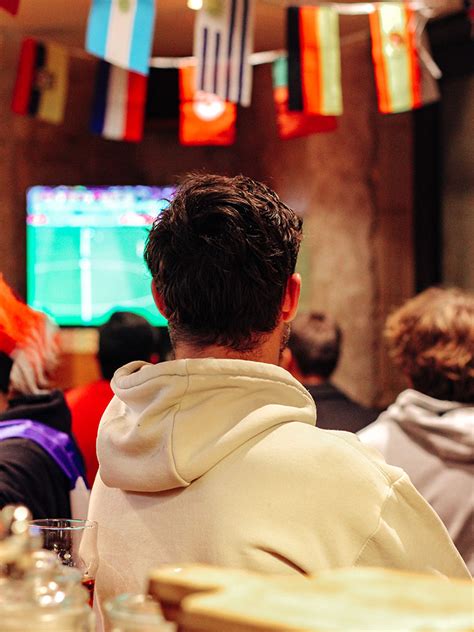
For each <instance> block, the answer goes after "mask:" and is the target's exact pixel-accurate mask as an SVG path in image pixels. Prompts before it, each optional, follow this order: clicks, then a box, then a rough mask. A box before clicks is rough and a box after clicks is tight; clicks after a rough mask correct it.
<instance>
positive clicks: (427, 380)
mask: <svg viewBox="0 0 474 632" xmlns="http://www.w3.org/2000/svg"><path fill="white" fill-rule="evenodd" d="M385 337H386V340H387V343H388V348H389V352H390V354H391V356H392V358H393V360H394V362H395V364H396V365H397V366H398V367H399V368H400V369H401V371H402V372H403V373H404V375H405V376H406V377H407V379H408V382H409V384H410V386H412V388H409V389H407V390H404V391H403V392H402V393H400V395H399V396H398V397H397V399H396V400H395V402H394V403H393V404H392V405H391V406H389V408H388V409H387V410H386V411H384V412H383V413H382V414H381V415H380V416H379V418H378V419H377V420H376V421H375V422H374V423H373V424H371V425H370V426H368V427H367V428H365V429H364V430H362V431H361V432H360V433H359V436H360V439H361V441H363V442H364V443H366V444H368V445H371V446H373V447H375V448H378V449H379V450H380V451H381V452H382V454H383V455H384V457H385V459H386V460H387V462H388V463H391V464H393V465H398V466H400V467H402V468H403V469H404V470H405V471H406V472H407V474H408V475H409V476H410V479H411V481H412V483H413V484H414V485H415V487H416V488H417V489H418V491H419V492H420V493H421V494H423V496H424V497H425V498H426V500H427V501H428V502H429V503H430V505H431V506H432V507H433V508H434V509H435V510H436V512H437V513H438V515H439V516H440V518H441V519H442V521H443V522H444V524H445V525H446V527H447V529H448V531H449V533H450V535H451V537H452V539H453V541H454V544H455V545H456V547H457V548H458V550H459V552H460V553H461V555H462V557H463V558H464V561H465V562H466V564H467V566H468V568H469V570H470V571H471V573H473V572H474V295H473V294H472V293H470V292H467V291H464V290H461V289H458V288H447V289H444V288H430V289H428V290H425V291H424V292H422V293H421V294H418V296H416V297H414V298H412V299H410V300H409V301H407V302H406V303H405V304H404V305H402V306H401V307H400V308H399V309H397V310H396V311H394V312H393V314H391V315H390V316H389V318H388V319H387V324H386V328H385Z"/></svg>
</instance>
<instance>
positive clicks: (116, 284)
mask: <svg viewBox="0 0 474 632" xmlns="http://www.w3.org/2000/svg"><path fill="white" fill-rule="evenodd" d="M173 192H174V188H173V187H172V186H164V187H148V186H114V187H84V186H73V187H66V186H59V187H44V186H35V187H32V188H30V189H29V190H28V193H27V229H26V234H27V301H28V304H29V305H31V306H32V307H34V308H36V309H39V310H41V311H44V312H46V313H48V314H49V315H50V316H52V318H53V319H54V320H55V321H56V322H57V323H58V324H59V325H71V326H89V327H92V326H96V325H101V324H102V323H104V322H105V321H106V320H107V319H108V318H109V316H110V314H111V313H112V312H114V311H117V310H120V311H122V310H123V311H131V312H135V313H137V314H141V315H142V316H144V317H145V318H147V319H148V320H149V321H150V322H151V323H152V324H153V325H165V324H166V320H165V319H164V318H163V317H162V316H161V314H160V313H159V312H158V310H157V309H156V307H155V305H154V303H153V299H152V296H151V291H150V282H151V277H150V274H149V272H148V270H147V268H146V265H145V262H144V260H143V249H144V245H145V240H146V237H147V234H148V231H149V229H150V226H151V224H152V223H153V221H154V219H155V218H156V216H157V215H158V213H160V211H161V210H163V208H165V207H166V205H167V200H169V199H170V197H171V196H172V195H173Z"/></svg>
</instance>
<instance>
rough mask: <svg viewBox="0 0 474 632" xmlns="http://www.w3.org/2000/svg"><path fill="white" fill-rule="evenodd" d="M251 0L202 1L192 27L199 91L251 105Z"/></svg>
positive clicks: (252, 0)
mask: <svg viewBox="0 0 474 632" xmlns="http://www.w3.org/2000/svg"><path fill="white" fill-rule="evenodd" d="M253 13H254V0H204V5H203V8H202V9H201V10H200V11H199V12H198V14H197V17H196V23H195V29H194V55H195V57H197V60H198V66H197V83H196V87H197V89H198V90H202V91H203V92H209V93H212V94H217V95H218V96H219V97H221V99H224V101H231V102H232V103H240V104H241V105H245V106H248V105H250V99H251V92H252V67H251V65H250V62H249V55H250V53H251V52H252V48H253Z"/></svg>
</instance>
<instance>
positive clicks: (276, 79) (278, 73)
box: [272, 57, 337, 140]
mask: <svg viewBox="0 0 474 632" xmlns="http://www.w3.org/2000/svg"><path fill="white" fill-rule="evenodd" d="M272 78H273V98H274V101H275V107H276V112H277V127H278V135H279V137H280V138H282V139H284V140H287V139H289V138H298V137H299V136H309V135H310V134H317V133H321V132H332V131H334V130H335V129H336V128H337V120H336V117H335V116H323V115H321V114H307V113H306V112H290V111H289V110H288V60H287V58H286V57H279V58H278V59H277V60H275V61H274V62H273V66H272Z"/></svg>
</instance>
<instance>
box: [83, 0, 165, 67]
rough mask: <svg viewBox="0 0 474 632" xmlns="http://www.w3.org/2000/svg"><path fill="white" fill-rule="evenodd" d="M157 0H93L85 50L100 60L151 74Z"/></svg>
mask: <svg viewBox="0 0 474 632" xmlns="http://www.w3.org/2000/svg"><path fill="white" fill-rule="evenodd" d="M154 21H155V0H93V2H92V6H91V10H90V13H89V21H88V23H87V36H86V50H87V51H88V52H89V53H92V54H93V55H96V56H97V57H100V58H101V59H105V60H106V61H108V62H110V63H112V64H114V65H116V66H120V67H121V68H126V69H127V70H132V71H134V72H139V73H141V74H143V75H147V74H148V70H149V61H150V54H151V48H152V43H153V42H152V39H153V26H154Z"/></svg>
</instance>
